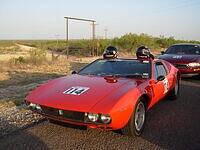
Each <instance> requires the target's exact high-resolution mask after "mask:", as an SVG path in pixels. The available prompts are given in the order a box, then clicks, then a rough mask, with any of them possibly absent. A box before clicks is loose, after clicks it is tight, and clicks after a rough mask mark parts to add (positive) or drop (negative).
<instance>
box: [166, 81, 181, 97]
mask: <svg viewBox="0 0 200 150" xmlns="http://www.w3.org/2000/svg"><path fill="white" fill-rule="evenodd" d="M179 82H180V81H179V80H177V81H176V83H175V86H174V88H173V89H172V91H171V92H170V93H169V95H168V96H169V98H170V99H171V100H176V99H177V98H178V97H179V92H180V83H179Z"/></svg>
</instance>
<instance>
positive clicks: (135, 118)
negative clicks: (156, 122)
mask: <svg viewBox="0 0 200 150" xmlns="http://www.w3.org/2000/svg"><path fill="white" fill-rule="evenodd" d="M145 121H146V100H145V98H143V97H142V98H140V99H139V100H138V102H137V103H136V106H135V110H134V111H133V113H132V116H131V118H130V119H129V121H128V123H127V124H126V126H125V127H124V128H122V129H121V131H122V133H123V134H124V135H128V136H140V135H141V133H142V131H143V129H144V126H145Z"/></svg>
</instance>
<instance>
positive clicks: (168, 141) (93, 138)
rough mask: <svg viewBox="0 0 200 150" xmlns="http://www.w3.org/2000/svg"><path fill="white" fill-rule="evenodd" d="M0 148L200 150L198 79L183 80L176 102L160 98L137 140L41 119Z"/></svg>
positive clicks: (10, 138) (18, 132) (6, 138)
mask: <svg viewBox="0 0 200 150" xmlns="http://www.w3.org/2000/svg"><path fill="white" fill-rule="evenodd" d="M0 149H1V150H6V149H9V150H12V149H19V150H23V149H33V150H39V149H47V150H48V149H62V150H64V149H109V150H110V149H119V150H123V149H140V150H143V149H144V150H148V149H174V150H175V149H176V150H178V149H180V150H183V149H187V150H189V149H192V150H195V149H196V150H197V149H200V79H197V78H184V79H183V80H182V82H181V96H180V98H179V99H178V100H177V101H170V100H168V99H163V100H162V101H160V102H159V103H158V104H156V105H155V106H154V107H153V108H152V109H151V110H150V111H149V112H148V116H147V124H146V127H145V130H144V133H143V134H142V136H141V137H134V138H132V137H127V136H124V135H121V134H119V133H116V132H113V131H105V130H97V129H87V130H81V129H77V128H75V129H74V128H71V127H68V126H63V125H57V124H50V123H49V122H48V121H46V120H44V121H42V122H40V123H38V124H35V125H33V126H30V127H29V128H27V129H23V130H19V131H17V132H15V133H12V134H10V135H8V136H6V137H3V138H1V139H0Z"/></svg>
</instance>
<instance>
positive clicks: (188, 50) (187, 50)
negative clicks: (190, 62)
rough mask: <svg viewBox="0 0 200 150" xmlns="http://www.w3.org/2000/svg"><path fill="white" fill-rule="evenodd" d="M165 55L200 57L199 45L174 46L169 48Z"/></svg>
mask: <svg viewBox="0 0 200 150" xmlns="http://www.w3.org/2000/svg"><path fill="white" fill-rule="evenodd" d="M165 54H180V55H200V47H199V46H198V45H174V46H171V47H169V48H168V50H167V51H166V52H165Z"/></svg>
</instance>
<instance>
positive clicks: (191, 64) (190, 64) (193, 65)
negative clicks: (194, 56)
mask: <svg viewBox="0 0 200 150" xmlns="http://www.w3.org/2000/svg"><path fill="white" fill-rule="evenodd" d="M188 66H189V67H199V66H200V63H189V64H188Z"/></svg>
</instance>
